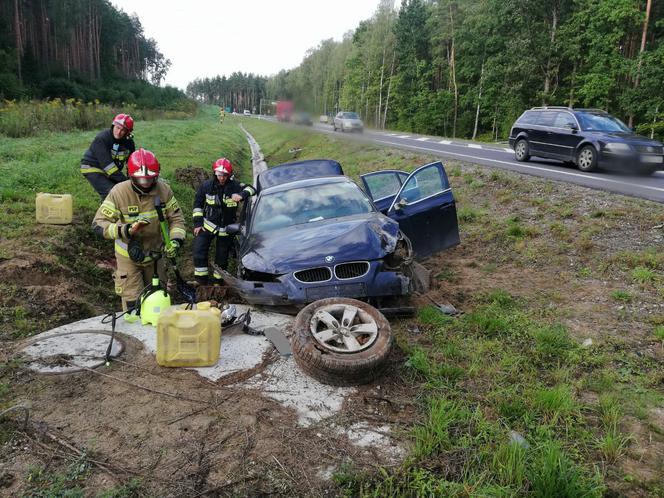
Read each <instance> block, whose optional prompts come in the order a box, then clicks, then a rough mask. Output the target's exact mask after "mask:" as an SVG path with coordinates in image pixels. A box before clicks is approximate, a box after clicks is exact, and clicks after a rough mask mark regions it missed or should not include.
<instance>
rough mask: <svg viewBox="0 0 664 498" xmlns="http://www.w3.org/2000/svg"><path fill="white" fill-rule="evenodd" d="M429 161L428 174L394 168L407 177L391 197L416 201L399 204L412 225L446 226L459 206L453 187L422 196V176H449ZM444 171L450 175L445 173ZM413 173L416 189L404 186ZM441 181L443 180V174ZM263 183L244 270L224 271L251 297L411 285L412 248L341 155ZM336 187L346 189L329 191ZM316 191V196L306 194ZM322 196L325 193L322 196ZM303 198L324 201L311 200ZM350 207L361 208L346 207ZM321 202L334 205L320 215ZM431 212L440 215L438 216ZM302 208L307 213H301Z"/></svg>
mask: <svg viewBox="0 0 664 498" xmlns="http://www.w3.org/2000/svg"><path fill="white" fill-rule="evenodd" d="M429 166H431V167H430V168H429V170H430V171H429V173H428V176H426V175H425V176H422V173H420V175H415V173H417V171H423V169H422V168H420V169H418V170H417V171H416V172H415V173H413V174H411V175H408V174H407V173H404V172H395V173H397V174H398V176H399V177H403V176H404V175H405V178H404V183H403V184H402V185H400V187H399V188H398V189H397V190H396V191H395V193H394V195H393V196H392V201H394V200H395V199H396V198H397V195H399V196H401V197H402V198H408V199H410V201H409V202H410V204H409V205H408V206H405V207H404V208H401V207H394V206H393V207H392V211H393V216H394V217H395V218H400V221H401V223H405V224H406V225H407V226H408V228H407V229H408V230H411V229H425V230H434V229H435V230H441V229H442V225H435V226H433V225H432V223H433V221H432V220H433V219H438V218H439V217H440V213H442V211H443V210H444V209H448V211H447V213H446V215H445V216H450V212H451V211H450V210H449V209H450V206H452V208H454V202H453V196H452V192H451V189H449V188H448V189H447V190H445V191H444V192H434V193H433V194H431V195H426V196H422V195H421V192H420V197H417V195H416V194H417V193H418V192H417V191H418V190H422V189H421V187H422V186H423V184H422V182H423V181H430V180H431V179H432V178H433V177H434V175H433V172H435V174H436V175H440V172H441V171H442V174H443V175H444V168H443V167H442V164H440V163H433V166H432V165H429ZM317 175H320V176H317ZM443 178H444V182H446V181H447V177H446V176H445V175H444V176H443ZM408 179H411V183H410V185H411V186H413V185H414V186H416V188H415V189H413V188H408V189H404V188H403V186H404V185H406V184H407V183H408ZM438 181H439V183H440V184H441V185H443V180H442V179H439V180H438ZM258 183H259V184H260V188H259V189H258V195H257V196H256V198H255V201H254V203H253V205H252V207H251V209H250V210H249V213H250V214H249V215H248V219H247V223H246V225H245V226H244V227H243V229H242V230H240V233H239V234H238V237H237V253H238V275H237V276H233V275H230V274H229V273H228V272H223V273H222V274H223V275H224V278H225V280H226V281H227V283H228V284H229V285H231V286H232V287H234V288H235V289H236V290H237V291H238V292H239V293H240V294H241V295H242V296H243V297H244V298H245V299H246V300H247V301H248V302H250V303H253V304H265V305H293V304H294V305H302V304H306V303H309V302H312V301H315V300H317V299H322V298H325V297H354V298H360V299H367V298H378V297H388V296H401V295H406V294H408V293H409V292H410V290H411V287H410V285H411V281H410V278H409V276H408V275H407V274H406V273H405V272H404V269H405V267H404V265H409V264H410V261H412V258H411V256H412V254H411V253H410V249H409V246H408V244H407V242H406V239H404V238H403V235H402V234H403V233H405V232H404V231H403V229H402V228H401V225H400V222H399V221H397V220H395V219H393V217H390V216H386V215H385V214H383V213H381V212H380V211H379V210H378V209H377V208H376V207H375V206H374V204H373V203H372V201H371V198H370V197H369V196H368V195H367V194H366V193H365V192H364V191H363V190H362V189H360V188H359V186H358V185H357V184H356V183H355V182H353V181H352V180H351V179H349V178H347V177H346V176H343V172H342V168H341V165H340V164H339V163H338V162H336V161H331V160H312V161H300V162H297V163H289V164H284V165H281V166H276V167H274V168H270V169H268V170H267V171H265V172H263V173H261V175H259V180H258ZM447 186H448V187H449V185H448V184H447ZM429 190H431V189H429ZM439 190H440V189H439ZM328 192H331V193H329V194H328ZM337 192H338V193H340V194H344V195H341V196H340V197H338V198H337V197H330V198H328V197H326V196H328V195H337ZM312 193H315V195H310V196H309V197H307V195H309V194H312ZM347 193H351V194H352V195H345V194H347ZM424 193H429V191H426V190H425V191H424ZM298 196H300V197H298ZM317 197H321V198H322V200H318V201H317ZM290 199H296V200H297V203H295V202H291V201H290ZM305 201H311V202H318V204H316V205H315V206H314V207H310V206H308V205H307V203H306V202H305ZM328 201H330V202H328ZM442 201H445V202H442ZM450 201H451V202H450ZM289 202H290V204H289ZM262 203H263V204H262ZM274 206H282V208H280V209H281V210H280V209H275V208H274ZM349 206H359V207H357V208H356V209H355V210H354V211H353V210H351V211H350V212H348V207H349ZM445 206H446V207H445ZM323 208H324V209H325V210H330V209H331V211H329V212H327V211H326V212H325V213H324V214H322V215H319V214H320V213H322V211H321V210H322V209H323ZM387 211H388V212H389V211H390V209H389V207H388V208H387ZM454 212H455V211H454ZM349 213H350V214H349ZM431 213H434V214H436V215H437V216H434V217H433V218H432V217H431ZM455 213H456V212H455ZM299 214H303V215H304V218H303V219H301V220H296V219H295V217H296V216H297V215H299ZM455 216H456V214H455ZM282 217H283V218H285V219H288V222H287V223H286V224H283V225H281V224H280V222H279V220H280V218H282ZM408 220H410V221H408ZM408 223H410V225H408ZM450 226H451V227H452V228H450V229H451V230H453V231H454V232H455V235H454V234H452V236H451V237H450V238H451V239H454V237H456V240H457V243H458V228H457V226H456V219H455V220H454V223H452V222H451V220H450V222H449V223H448V225H447V227H448V228H449V227H450ZM415 238H416V239H418V240H419V238H418V237H417V236H415ZM429 238H431V237H429ZM433 238H434V239H436V237H433ZM418 244H419V242H418ZM428 246H430V244H429V245H428ZM428 246H427V247H428ZM427 247H425V249H427ZM399 251H404V252H403V254H401V253H399ZM397 253H399V255H398V256H396V254H397Z"/></svg>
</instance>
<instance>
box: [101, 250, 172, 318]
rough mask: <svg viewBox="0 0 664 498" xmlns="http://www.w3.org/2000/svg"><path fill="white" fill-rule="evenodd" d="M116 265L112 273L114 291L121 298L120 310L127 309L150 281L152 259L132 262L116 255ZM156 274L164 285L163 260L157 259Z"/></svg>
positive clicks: (152, 266)
mask: <svg viewBox="0 0 664 498" xmlns="http://www.w3.org/2000/svg"><path fill="white" fill-rule="evenodd" d="M116 260H117V264H118V267H117V269H116V270H115V273H114V274H113V279H114V280H115V293H116V294H117V295H118V296H120V297H121V298H122V311H127V309H128V308H130V307H132V306H133V305H134V303H135V302H136V299H138V297H139V296H140V295H141V292H142V291H143V289H145V287H146V286H148V285H150V284H151V282H152V275H154V261H150V262H147V263H134V262H133V261H132V260H130V259H128V258H124V257H116ZM157 274H158V275H159V279H160V280H161V281H162V283H163V285H164V287H165V286H166V268H165V266H164V260H163V259H159V260H157Z"/></svg>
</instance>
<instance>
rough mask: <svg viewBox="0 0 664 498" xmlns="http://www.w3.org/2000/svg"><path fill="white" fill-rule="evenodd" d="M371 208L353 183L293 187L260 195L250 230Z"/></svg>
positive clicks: (369, 202) (273, 227) (306, 221)
mask: <svg viewBox="0 0 664 498" xmlns="http://www.w3.org/2000/svg"><path fill="white" fill-rule="evenodd" d="M373 211H374V208H373V204H371V201H370V200H369V199H368V198H367V196H366V195H365V194H364V192H362V191H361V190H360V188H359V187H358V186H357V185H356V184H354V183H350V182H345V183H330V184H328V185H313V186H307V187H300V188H293V189H291V190H286V191H283V192H275V193H274V194H268V195H265V196H262V197H261V198H260V201H259V202H258V204H257V206H256V211H255V213H254V218H253V224H252V228H251V231H252V232H253V233H258V232H266V231H268V230H275V229H277V228H285V227H289V226H293V225H300V224H303V223H313V222H316V221H322V220H327V219H330V218H339V217H344V216H352V215H355V214H363V213H371V212H373Z"/></svg>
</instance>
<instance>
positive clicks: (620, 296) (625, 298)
mask: <svg viewBox="0 0 664 498" xmlns="http://www.w3.org/2000/svg"><path fill="white" fill-rule="evenodd" d="M611 297H612V298H613V299H614V300H616V301H622V302H625V303H628V302H630V301H631V300H632V294H631V293H629V292H628V291H626V290H621V289H618V290H614V291H613V292H611Z"/></svg>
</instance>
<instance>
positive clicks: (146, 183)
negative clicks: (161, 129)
mask: <svg viewBox="0 0 664 498" xmlns="http://www.w3.org/2000/svg"><path fill="white" fill-rule="evenodd" d="M159 170H160V166H159V161H157V158H156V157H155V155H154V154H153V153H152V152H150V151H149V150H145V149H144V148H142V147H141V148H140V149H138V150H137V151H136V152H134V153H132V155H131V156H129V160H128V161H127V172H128V173H129V176H130V177H131V180H132V181H133V182H134V184H135V185H137V186H138V187H140V188H141V189H143V190H149V189H150V188H152V186H153V185H154V184H155V183H157V179H158V178H159Z"/></svg>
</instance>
